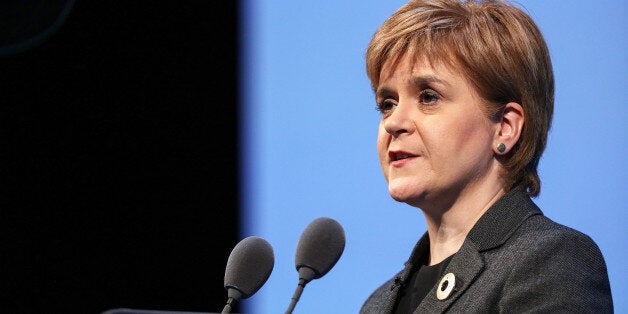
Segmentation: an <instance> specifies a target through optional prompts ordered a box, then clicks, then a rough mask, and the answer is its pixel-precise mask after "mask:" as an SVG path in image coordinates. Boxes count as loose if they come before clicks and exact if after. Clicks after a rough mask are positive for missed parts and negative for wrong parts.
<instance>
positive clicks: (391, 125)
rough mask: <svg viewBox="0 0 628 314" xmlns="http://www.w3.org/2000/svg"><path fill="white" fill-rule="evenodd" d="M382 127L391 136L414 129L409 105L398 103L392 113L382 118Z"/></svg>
mask: <svg viewBox="0 0 628 314" xmlns="http://www.w3.org/2000/svg"><path fill="white" fill-rule="evenodd" d="M384 129H385V130H386V132H388V133H389V134H390V135H392V136H393V137H398V136H400V135H401V134H404V133H411V132H413V131H414V122H413V121H412V119H411V106H408V105H407V104H402V103H399V104H397V106H396V107H395V108H394V109H393V111H392V113H391V114H390V115H389V116H388V117H386V118H385V119H384Z"/></svg>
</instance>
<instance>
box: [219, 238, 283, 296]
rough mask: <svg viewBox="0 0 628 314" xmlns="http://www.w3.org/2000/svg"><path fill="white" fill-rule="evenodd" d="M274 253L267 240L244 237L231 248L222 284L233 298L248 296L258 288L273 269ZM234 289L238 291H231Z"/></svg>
mask: <svg viewBox="0 0 628 314" xmlns="http://www.w3.org/2000/svg"><path fill="white" fill-rule="evenodd" d="M274 266H275V255H274V252H273V248H272V246H271V245H270V243H268V241H266V240H264V239H263V238H260V237H257V236H250V237H247V238H244V239H243V240H241V241H240V242H238V244H237V245H236V246H235V247H234V248H233V250H232V251H231V254H229V259H228V260H227V267H226V269H225V281H224V286H225V289H227V291H229V293H230V296H232V295H234V296H235V297H234V299H238V298H240V297H241V298H248V297H250V296H252V295H253V294H255V292H257V290H259V289H260V288H261V287H262V286H263V285H264V283H265V282H266V280H268V277H270V273H271V272H272V271H273V267H274ZM232 289H236V290H237V291H238V292H239V293H233V294H232V293H231V291H232Z"/></svg>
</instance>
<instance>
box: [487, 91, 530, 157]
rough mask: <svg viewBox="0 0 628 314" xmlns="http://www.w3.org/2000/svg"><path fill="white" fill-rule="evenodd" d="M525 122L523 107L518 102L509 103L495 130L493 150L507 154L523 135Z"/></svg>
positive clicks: (500, 153)
mask: <svg viewBox="0 0 628 314" xmlns="http://www.w3.org/2000/svg"><path fill="white" fill-rule="evenodd" d="M524 123H525V113H524V112H523V107H521V105H520V104H518V103H516V102H509V103H507V104H506V106H504V109H503V111H502V116H501V118H500V120H499V122H498V127H497V131H496V132H495V142H494V144H493V150H494V151H495V153H496V154H498V155H505V154H507V153H508V152H509V151H510V150H511V149H512V148H513V147H514V146H515V144H516V143H517V141H518V140H519V137H520V136H521V132H522V130H523V124H524Z"/></svg>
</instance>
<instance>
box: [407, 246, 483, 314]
mask: <svg viewBox="0 0 628 314" xmlns="http://www.w3.org/2000/svg"><path fill="white" fill-rule="evenodd" d="M483 270H484V260H483V259H482V257H481V256H480V254H479V253H478V249H477V248H476V247H475V245H474V244H473V243H472V242H471V241H465V243H464V244H463V245H462V247H461V248H460V250H459V251H458V253H456V254H455V255H454V256H453V258H452V259H451V262H449V265H448V266H447V268H446V269H445V274H447V273H452V274H454V276H455V281H456V284H455V287H454V290H453V291H452V293H451V294H450V295H449V297H448V298H446V299H445V300H439V299H438V298H437V296H436V290H438V289H439V286H440V285H439V284H438V283H437V284H436V285H435V286H434V287H433V288H432V290H431V291H430V292H429V293H428V294H427V295H426V296H425V298H424V299H423V301H422V302H421V304H419V307H418V308H417V309H416V311H415V312H414V313H442V312H445V311H446V310H447V308H449V306H450V305H451V304H452V303H454V302H455V301H456V300H457V299H458V297H460V295H462V293H464V291H465V290H466V289H467V288H468V287H469V286H470V285H471V284H472V283H473V281H475V279H476V278H477V277H478V276H479V275H480V273H481V272H482V271H483Z"/></svg>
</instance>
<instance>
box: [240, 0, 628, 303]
mask: <svg viewBox="0 0 628 314" xmlns="http://www.w3.org/2000/svg"><path fill="white" fill-rule="evenodd" d="M403 3H405V1H400V0H395V1H390V0H387V1H381V0H380V1H373V0H360V1H289V0H274V1H271V0H249V1H243V2H241V4H242V6H241V7H242V12H241V17H240V20H241V30H240V40H241V60H242V63H241V67H240V73H239V75H240V86H241V91H242V95H241V99H242V107H241V108H242V110H241V112H242V116H241V117H240V118H241V121H242V130H241V132H242V136H243V139H242V142H241V143H240V144H241V154H242V155H241V163H242V164H241V169H242V172H241V181H242V186H241V191H242V194H241V195H242V198H241V201H242V208H243V220H242V221H243V222H242V224H243V225H242V226H241V227H242V228H241V230H242V232H241V237H242V238H244V237H246V236H249V235H257V236H261V237H263V238H265V239H267V240H268V241H269V242H270V243H271V244H272V246H273V249H274V253H275V266H274V269H273V273H272V275H271V277H270V278H269V280H268V281H267V283H266V284H265V285H264V286H263V287H262V288H261V289H260V290H259V291H258V292H257V294H255V295H254V296H252V297H250V298H249V299H246V300H243V301H242V305H243V308H244V310H243V312H251V313H280V312H283V311H285V310H286V309H287V307H288V304H289V303H290V298H291V297H292V294H293V292H294V289H295V287H296V285H297V281H298V277H297V272H296V270H295V266H294V255H295V249H296V246H297V242H298V239H299V236H300V234H301V232H302V231H303V229H304V228H305V227H306V226H307V224H308V223H310V222H311V221H312V220H314V219H315V218H317V217H321V216H328V217H331V218H334V219H336V220H337V221H338V222H340V223H341V224H342V225H343V227H344V229H345V232H346V239H347V242H346V247H345V250H344V253H343V255H342V257H341V258H340V260H339V261H338V263H337V264H336V265H335V267H334V268H333V269H332V270H331V271H330V272H329V273H328V274H327V275H325V276H324V277H322V278H320V279H317V280H314V281H312V282H310V283H309V284H308V285H307V286H306V287H305V290H304V292H303V295H302V296H301V299H300V301H299V303H298V304H297V305H296V309H295V311H294V313H357V312H358V311H359V308H360V306H361V305H362V303H363V302H364V300H365V299H366V298H367V297H368V295H369V294H370V293H371V292H372V291H373V290H374V289H375V288H376V287H378V286H379V285H380V284H381V283H383V282H384V281H385V280H387V279H388V278H390V277H391V276H392V275H393V274H394V273H396V272H397V271H398V270H400V269H401V267H402V266H403V263H404V262H405V261H406V259H407V257H408V255H409V252H410V250H411V249H412V247H413V246H414V244H415V242H416V241H417V240H418V238H419V237H420V235H421V234H423V232H424V231H425V230H426V227H425V223H424V221H423V215H422V214H421V212H420V210H419V209H417V208H413V207H410V206H408V205H405V204H400V203H397V202H395V201H394V200H392V199H391V198H390V196H389V195H388V192H387V187H386V183H385V181H384V178H383V176H382V173H381V170H380V167H379V163H378V160H377V155H376V146H375V141H376V134H377V126H378V123H379V114H378V113H377V112H376V111H375V109H374V108H375V102H374V98H373V95H372V93H371V90H370V85H369V81H368V78H367V77H366V74H365V67H364V52H365V49H366V46H367V44H368V42H369V40H370V38H371V36H372V34H373V32H374V31H375V30H376V29H377V27H378V26H379V25H380V24H381V23H382V22H383V21H384V20H385V19H386V18H387V17H388V16H389V15H390V14H391V13H392V12H393V11H394V10H395V9H397V8H398V7H399V6H401V5H402V4H403ZM518 3H519V4H520V6H521V7H523V8H525V10H527V11H528V12H529V14H530V15H531V16H532V18H533V19H534V20H535V21H536V22H537V23H538V25H539V27H540V28H541V31H542V32H543V34H544V36H545V39H546V41H547V43H548V45H549V49H550V53H551V56H552V60H553V64H554V73H555V78H556V99H555V115H554V121H553V126H552V129H551V131H550V134H549V144H548V147H547V150H546V151H545V154H544V155H543V158H542V160H541V164H540V169H539V172H540V175H541V179H542V191H541V195H540V196H539V197H538V198H537V199H535V201H536V202H537V204H539V206H540V207H541V208H542V209H543V211H544V213H545V214H546V215H547V216H548V217H550V218H552V219H554V220H556V221H558V222H560V223H562V224H565V225H567V226H570V227H573V228H575V229H578V230H580V231H583V232H585V233H586V234H588V235H590V236H591V237H592V238H593V239H594V240H595V241H596V242H597V243H598V245H599V246H600V248H601V250H602V253H603V254H604V257H605V258H606V262H607V266H608V271H609V276H610V280H611V289H612V293H613V298H614V302H615V310H616V312H617V313H627V312H628V301H627V300H628V289H627V288H626V286H627V285H626V283H625V282H626V279H628V278H627V276H626V273H627V271H628V269H627V267H626V265H627V263H626V260H627V259H628V256H627V254H626V246H625V241H626V240H628V239H627V237H626V235H627V232H626V227H625V226H626V225H627V223H628V221H627V219H626V214H625V211H626V209H627V208H626V203H627V201H628V200H627V199H626V187H627V183H628V181H627V176H626V155H627V150H626V144H627V143H626V122H627V121H628V119H627V118H628V117H627V112H628V111H627V110H626V106H627V105H628V104H627V102H626V100H627V99H628V92H627V90H628V89H627V88H626V87H627V86H628V80H627V75H626V73H627V70H628V56H627V54H626V50H627V48H628V41H627V39H628V36H627V34H626V33H627V31H628V23H627V22H626V16H627V15H628V1H619V0H617V1H609V0H606V1H595V2H593V1H582V0H578V1H531V0H528V1H523V0H522V1H518Z"/></svg>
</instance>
